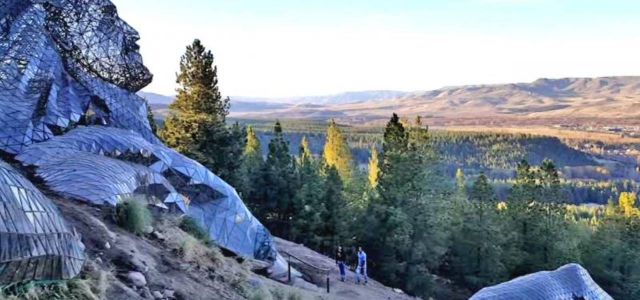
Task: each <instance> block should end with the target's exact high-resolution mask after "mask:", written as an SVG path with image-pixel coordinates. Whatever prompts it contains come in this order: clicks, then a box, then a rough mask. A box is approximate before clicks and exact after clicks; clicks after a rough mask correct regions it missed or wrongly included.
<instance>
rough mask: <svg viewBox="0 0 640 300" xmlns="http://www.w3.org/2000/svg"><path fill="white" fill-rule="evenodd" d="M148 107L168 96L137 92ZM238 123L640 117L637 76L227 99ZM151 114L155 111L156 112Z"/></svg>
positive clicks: (164, 99)
mask: <svg viewBox="0 0 640 300" xmlns="http://www.w3.org/2000/svg"><path fill="white" fill-rule="evenodd" d="M141 95H142V96H143V97H146V98H147V99H149V101H150V103H152V104H157V105H160V106H162V105H166V104H167V103H170V102H171V99H172V98H171V97H166V96H161V95H157V94H149V93H141ZM231 100H232V107H231V115H232V116H234V117H241V118H269V119H271V118H300V119H303V118H305V119H328V118H337V119H341V120H343V121H346V122H372V121H376V120H383V119H386V118H388V116H389V115H390V114H391V113H392V112H396V113H398V114H400V115H402V116H407V117H414V116H416V115H421V116H423V117H428V118H434V119H461V118H463V119H470V118H481V119H492V118H554V119H560V120H562V119H575V118H639V117H640V76H619V77H597V78H562V79H546V78H545V79H538V80H536V81H534V82H531V83H513V84H495V85H471V86H459V87H447V88H441V89H438V90H433V91H420V92H399V91H362V92H348V93H342V94H337V95H330V96H313V97H291V98H279V99H269V98H249V97H231ZM154 109H155V108H154Z"/></svg>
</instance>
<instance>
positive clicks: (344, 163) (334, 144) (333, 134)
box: [323, 120, 353, 182]
mask: <svg viewBox="0 0 640 300" xmlns="http://www.w3.org/2000/svg"><path fill="white" fill-rule="evenodd" d="M323 157H324V161H325V163H326V164H327V165H328V166H333V167H335V168H336V169H337V170H338V173H339V174H340V177H341V178H342V180H344V181H345V182H348V181H350V180H351V176H352V172H353V159H352V155H351V149H350V148H349V144H347V139H346V137H345V136H344V135H343V134H342V131H341V130H340V128H339V127H338V125H337V124H336V122H335V121H334V120H331V122H330V123H329V127H328V128H327V141H326V143H325V145H324V152H323Z"/></svg>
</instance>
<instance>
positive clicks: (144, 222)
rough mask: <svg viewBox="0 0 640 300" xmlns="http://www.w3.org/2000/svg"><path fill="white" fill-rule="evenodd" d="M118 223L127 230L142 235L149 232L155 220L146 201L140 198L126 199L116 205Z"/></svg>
mask: <svg viewBox="0 0 640 300" xmlns="http://www.w3.org/2000/svg"><path fill="white" fill-rule="evenodd" d="M116 212H117V221H118V225H120V226H121V227H123V228H125V229H126V230H128V231H130V232H132V233H135V234H138V235H142V234H145V233H147V232H146V231H147V228H149V227H150V226H151V224H152V222H153V217H152V215H151V211H149V209H148V208H147V203H146V201H144V200H142V199H138V198H130V199H126V200H125V201H123V202H122V203H120V204H118V206H117V207H116Z"/></svg>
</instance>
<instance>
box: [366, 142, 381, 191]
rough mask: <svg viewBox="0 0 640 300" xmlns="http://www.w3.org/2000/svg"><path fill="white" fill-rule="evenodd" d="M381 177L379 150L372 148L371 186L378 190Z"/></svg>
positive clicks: (370, 164) (370, 162)
mask: <svg viewBox="0 0 640 300" xmlns="http://www.w3.org/2000/svg"><path fill="white" fill-rule="evenodd" d="M379 176H380V161H379V160H378V148H376V147H375V146H373V147H371V157H370V158H369V176H368V178H369V186H370V187H371V188H374V189H375V188H376V186H378V178H379Z"/></svg>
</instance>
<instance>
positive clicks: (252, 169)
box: [240, 126, 264, 215]
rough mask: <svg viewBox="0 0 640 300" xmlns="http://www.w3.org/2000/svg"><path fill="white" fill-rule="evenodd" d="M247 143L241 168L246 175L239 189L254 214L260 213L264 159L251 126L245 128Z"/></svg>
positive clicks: (258, 141) (260, 146) (258, 140)
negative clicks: (241, 187) (242, 185)
mask: <svg viewBox="0 0 640 300" xmlns="http://www.w3.org/2000/svg"><path fill="white" fill-rule="evenodd" d="M246 140H247V143H246V145H245V148H244V153H243V159H242V170H243V174H245V176H246V184H245V186H244V189H242V190H240V191H241V194H242V197H243V199H244V200H245V201H246V203H247V205H248V206H249V208H250V209H251V211H253V212H254V214H256V215H260V213H259V212H258V210H260V209H261V207H260V202H261V201H260V200H261V199H260V197H261V192H260V190H261V189H262V184H261V183H262V179H263V178H262V171H263V166H264V159H263V157H262V145H261V143H260V139H258V136H257V135H256V132H255V130H254V129H253V127H251V126H249V127H248V128H247V137H246Z"/></svg>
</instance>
